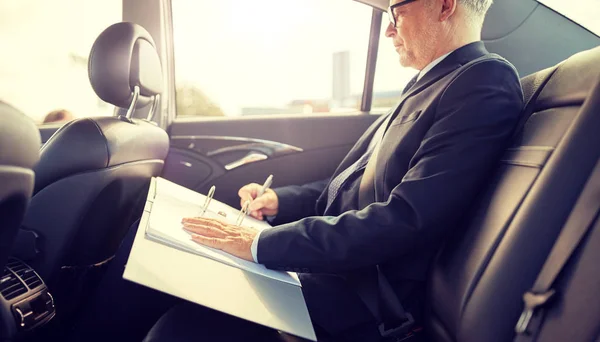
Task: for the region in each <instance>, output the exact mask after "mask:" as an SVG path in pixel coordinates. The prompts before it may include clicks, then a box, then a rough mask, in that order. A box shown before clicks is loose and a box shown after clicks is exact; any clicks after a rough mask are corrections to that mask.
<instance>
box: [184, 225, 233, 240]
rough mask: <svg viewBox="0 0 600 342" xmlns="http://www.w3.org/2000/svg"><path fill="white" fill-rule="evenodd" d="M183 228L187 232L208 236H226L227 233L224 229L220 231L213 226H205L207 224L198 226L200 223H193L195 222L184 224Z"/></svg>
mask: <svg viewBox="0 0 600 342" xmlns="http://www.w3.org/2000/svg"><path fill="white" fill-rule="evenodd" d="M183 229H185V230H187V231H188V232H192V233H194V234H199V235H203V236H209V237H217V238H221V237H225V236H227V233H225V232H224V231H222V230H220V229H216V228H213V227H207V226H200V225H195V224H184V225H183Z"/></svg>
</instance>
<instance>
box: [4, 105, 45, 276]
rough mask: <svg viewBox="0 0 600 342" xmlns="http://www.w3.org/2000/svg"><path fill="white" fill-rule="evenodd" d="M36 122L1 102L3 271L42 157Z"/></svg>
mask: <svg viewBox="0 0 600 342" xmlns="http://www.w3.org/2000/svg"><path fill="white" fill-rule="evenodd" d="M40 145H41V140H40V132H39V130H38V128H37V127H36V126H35V124H34V123H33V121H32V120H31V119H29V118H28V117H26V116H25V115H23V114H22V113H20V112H19V111H17V110H16V109H15V108H13V107H11V106H9V105H8V104H6V103H4V102H1V101H0V270H2V269H4V265H5V264H6V260H7V258H8V255H9V254H10V251H11V246H12V243H13V239H14V238H15V235H16V233H17V230H18V228H19V225H20V224H21V220H22V219H23V216H24V215H25V210H26V208H27V204H28V203H29V199H30V198H31V194H32V192H33V182H34V173H33V170H32V169H33V167H34V165H35V164H36V163H37V162H38V160H39V158H40V152H39V149H40Z"/></svg>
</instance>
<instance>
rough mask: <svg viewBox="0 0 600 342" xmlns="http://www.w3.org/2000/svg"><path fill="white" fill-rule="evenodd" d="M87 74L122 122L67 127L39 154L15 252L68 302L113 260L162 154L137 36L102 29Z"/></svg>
mask: <svg viewBox="0 0 600 342" xmlns="http://www.w3.org/2000/svg"><path fill="white" fill-rule="evenodd" d="M88 71H89V79H90V82H91V85H92V88H93V89H94V91H95V92H96V94H97V95H98V96H99V97H100V98H101V99H102V100H104V101H105V102H108V103H111V104H113V105H115V106H116V107H117V108H118V109H125V110H127V115H125V116H116V117H90V118H83V119H78V120H74V121H71V122H69V123H67V124H66V125H64V126H63V127H61V128H60V129H59V130H58V131H57V132H56V133H55V134H54V135H53V136H52V137H51V138H50V139H49V140H48V142H47V143H46V144H45V145H44V146H43V148H42V149H41V157H40V162H39V163H38V165H37V166H36V168H35V172H36V184H35V190H34V195H33V198H32V200H31V205H30V208H29V211H28V213H27V215H26V217H25V219H24V221H23V225H22V229H21V231H20V239H19V242H20V243H19V245H18V246H17V248H16V250H15V254H16V255H17V256H19V257H20V258H21V259H24V260H26V261H28V262H29V263H30V265H31V266H32V267H33V268H34V269H35V270H36V271H37V272H38V273H39V275H40V276H41V277H42V278H44V280H45V281H46V282H47V283H48V285H49V287H50V288H51V289H52V290H53V291H54V292H57V293H60V292H63V293H66V297H67V298H69V299H71V298H77V295H76V293H68V291H69V290H68V288H69V286H72V285H71V284H72V283H77V282H78V281H81V280H82V274H85V275H89V274H90V273H93V272H92V271H93V269H98V266H99V265H102V264H104V263H105V262H106V261H107V260H109V259H110V258H111V257H112V256H113V255H114V254H115V252H116V249H117V248H118V246H119V243H120V241H121V239H122V238H123V236H124V235H125V233H126V231H127V228H128V227H129V225H130V224H131V222H132V221H133V220H134V219H135V216H136V215H140V214H141V208H139V206H136V203H138V202H142V203H143V201H141V200H142V199H144V197H145V194H146V192H147V190H148V186H149V182H150V178H151V177H154V176H158V175H160V173H161V171H162V168H163V165H164V159H165V157H166V155H167V152H168V149H169V139H168V136H167V134H166V132H165V131H164V130H163V129H161V128H159V127H158V126H156V124H154V123H153V122H151V121H150V120H151V118H152V115H153V113H154V111H155V109H156V108H157V102H158V101H157V99H158V96H159V94H160V93H161V92H162V71H161V65H160V59H159V56H158V53H157V52H156V49H155V44H154V41H153V39H152V37H151V36H150V34H149V33H148V32H147V31H146V30H145V29H144V28H142V27H141V26H139V25H137V24H133V23H127V22H122V23H117V24H114V25H112V26H110V27H108V28H107V29H106V30H105V31H103V32H102V33H101V34H100V36H99V37H98V38H97V39H96V41H95V42H94V45H93V46H92V50H91V53H90V56H89V65H88ZM148 106H149V107H148ZM143 107H148V108H150V110H149V113H150V114H149V115H148V118H147V119H133V118H132V116H133V115H132V114H133V113H134V112H135V109H136V108H138V109H139V108H143ZM65 277H66V278H69V277H70V280H69V279H65ZM73 277H75V278H73ZM61 278H62V280H60V279H61ZM59 280H60V282H59ZM82 291H83V290H82ZM54 292H53V293H54ZM57 302H58V305H57V307H58V309H60V304H61V303H60V299H59V298H57ZM63 307H64V306H63Z"/></svg>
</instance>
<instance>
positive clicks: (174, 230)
mask: <svg viewBox="0 0 600 342" xmlns="http://www.w3.org/2000/svg"><path fill="white" fill-rule="evenodd" d="M154 181H155V186H156V188H155V189H151V191H150V195H152V192H154V198H153V200H152V210H151V213H150V219H149V222H148V225H147V227H146V238H148V239H150V240H153V241H156V242H160V243H163V244H166V245H168V246H171V247H174V248H177V249H180V250H183V251H186V252H190V253H194V254H197V255H200V256H203V257H207V258H210V259H213V260H216V261H219V262H222V263H224V264H227V265H230V266H233V267H237V268H240V269H242V270H245V271H248V272H252V273H255V274H258V275H261V276H264V277H268V278H271V279H275V280H279V281H282V282H286V283H289V284H292V285H296V286H300V281H299V280H298V277H297V275H296V274H295V273H288V272H281V271H275V270H270V269H267V268H266V267H265V266H264V265H260V264H256V263H254V262H250V261H246V260H243V259H241V258H238V257H235V256H233V255H231V254H228V253H225V252H223V251H220V250H216V249H213V248H210V247H207V246H203V245H200V244H197V243H196V242H194V241H192V240H191V236H190V233H188V232H187V231H185V230H184V229H183V226H182V224H181V220H182V219H183V218H185V217H197V216H200V214H201V211H202V206H203V205H204V203H205V200H206V196H204V195H202V194H199V193H197V192H194V191H192V190H189V189H187V188H185V187H182V186H180V185H177V184H175V183H172V182H169V181H167V180H165V179H162V178H156V179H155V180H154ZM217 191H218V189H217ZM219 213H220V214H219ZM239 213H240V211H239V210H236V209H234V208H232V207H230V206H228V205H226V204H224V203H222V202H219V201H217V200H215V199H212V200H211V202H210V204H209V207H208V209H207V211H206V212H205V213H204V215H202V217H208V218H217V219H219V220H221V221H224V222H229V223H233V224H234V223H235V221H236V220H237V218H238V215H239ZM242 226H246V227H251V228H254V229H257V230H261V231H262V230H263V229H269V228H271V227H270V226H269V224H268V223H266V222H264V221H260V220H257V219H255V218H253V217H250V216H246V217H245V218H244V220H243V222H242Z"/></svg>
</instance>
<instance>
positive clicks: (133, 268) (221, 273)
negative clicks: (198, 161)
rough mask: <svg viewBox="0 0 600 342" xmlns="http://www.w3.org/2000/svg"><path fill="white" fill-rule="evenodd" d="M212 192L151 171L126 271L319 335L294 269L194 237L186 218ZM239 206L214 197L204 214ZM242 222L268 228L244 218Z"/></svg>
mask: <svg viewBox="0 0 600 342" xmlns="http://www.w3.org/2000/svg"><path fill="white" fill-rule="evenodd" d="M205 202H206V196H204V195H202V194H199V193H197V192H195V191H192V190H189V189H187V188H185V187H182V186H180V185H177V184H175V183H172V182H170V181H168V180H166V179H163V178H152V180H151V183H150V188H149V191H148V197H147V201H146V206H145V208H144V213H143V216H142V219H141V220H140V224H139V226H138V231H137V234H136V237H135V240H134V244H133V247H132V250H131V253H130V255H129V259H128V261H127V265H126V267H125V272H124V274H123V278H124V279H127V280H129V281H133V282H135V283H138V284H141V285H144V286H147V287H150V288H153V289H156V290H158V291H161V292H165V293H168V294H171V295H173V296H176V297H179V298H183V299H185V300H188V301H191V302H195V303H197V304H200V305H203V306H207V307H210V308H213V309H215V310H218V311H222V312H225V313H228V314H230V315H234V316H237V317H240V318H242V319H246V320H249V321H252V322H255V323H258V324H261V325H265V326H268V327H271V328H274V329H277V330H281V331H284V332H287V333H290V334H293V335H296V336H299V337H303V338H306V339H309V340H316V337H315V333H314V330H313V327H312V324H311V321H310V317H309V315H308V310H307V308H306V304H305V302H304V297H303V295H302V288H301V284H300V282H299V281H298V278H297V276H296V274H295V273H288V272H281V271H275V270H270V269H267V268H266V267H264V266H263V265H259V264H255V263H252V262H249V261H246V260H243V259H240V258H237V257H234V256H232V255H230V254H227V253H225V252H222V251H219V250H215V249H212V248H209V247H206V246H202V245H199V244H196V243H195V242H193V241H191V238H190V235H189V234H188V233H187V232H186V231H184V230H183V229H182V225H181V219H182V218H183V217H195V216H199V214H201V213H202V212H203V210H202V209H203V207H202V206H203V204H204V203H205ZM239 212H240V211H239V210H237V209H234V208H232V207H230V206H228V205H226V204H224V203H221V202H219V201H216V200H214V199H213V200H211V201H210V205H209V207H208V208H207V210H206V211H205V212H204V213H203V215H202V216H204V217H218V218H219V219H221V220H224V221H228V222H235V221H236V219H237V218H238V216H239ZM242 225H244V226H248V227H253V228H255V229H260V230H262V229H269V228H270V226H269V225H268V224H267V223H266V222H263V221H259V220H256V219H254V218H252V217H246V218H245V219H244V220H243V223H242Z"/></svg>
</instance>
